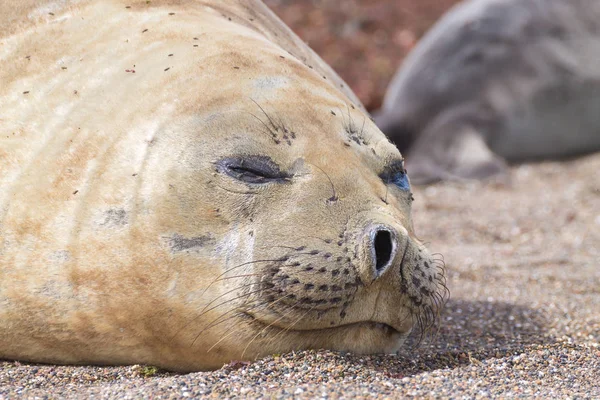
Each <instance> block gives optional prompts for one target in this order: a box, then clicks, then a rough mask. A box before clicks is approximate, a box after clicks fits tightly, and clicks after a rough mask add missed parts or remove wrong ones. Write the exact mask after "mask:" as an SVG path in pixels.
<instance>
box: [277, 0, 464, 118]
mask: <svg viewBox="0 0 600 400" xmlns="http://www.w3.org/2000/svg"><path fill="white" fill-rule="evenodd" d="M265 3H266V4H267V5H269V6H270V7H271V8H272V9H273V10H274V11H275V13H276V14H277V15H279V16H280V17H281V19H283V20H284V21H285V22H286V23H287V24H288V26H290V27H291V28H292V29H293V30H294V32H296V33H297V34H298V35H299V36H300V37H301V38H302V39H304V40H305V41H306V42H307V43H308V45H309V46H310V47H312V48H313V49H314V50H315V51H316V52H317V53H318V54H319V55H320V56H321V57H323V59H324V60H325V61H327V63H329V65H331V66H332V67H333V69H334V70H336V71H337V72H338V73H339V74H340V76H341V77H342V78H343V79H344V80H345V81H346V82H347V83H348V84H349V85H350V87H352V89H353V90H354V92H355V93H356V94H357V95H358V97H359V98H360V100H361V101H362V102H363V104H364V105H365V106H366V107H367V109H368V110H374V109H377V108H379V106H380V105H381V101H382V99H383V94H384V93H385V89H386V87H387V85H388V83H389V81H390V79H391V78H392V75H393V74H394V72H395V71H396V69H397V68H398V66H399V65H400V62H401V61H402V59H403V58H404V56H406V54H407V53H408V52H409V51H410V49H411V48H412V47H413V46H414V45H415V43H416V41H417V39H418V38H420V37H421V36H422V35H423V33H425V31H426V30H427V29H428V28H429V27H430V26H431V24H433V22H435V21H436V20H437V19H438V18H439V17H440V16H441V15H442V14H443V13H444V12H445V11H446V10H447V9H448V8H450V7H451V6H452V5H454V4H456V3H458V0H312V1H310V0H265Z"/></svg>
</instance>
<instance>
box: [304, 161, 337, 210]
mask: <svg viewBox="0 0 600 400" xmlns="http://www.w3.org/2000/svg"><path fill="white" fill-rule="evenodd" d="M304 162H305V163H307V164H310V165H312V166H313V167H315V168H317V169H318V170H319V171H321V172H322V173H324V174H325V176H326V177H327V179H328V180H329V183H330V184H331V191H332V192H333V194H332V195H331V197H330V198H329V199H327V200H328V201H330V202H333V201H337V200H338V197H337V192H336V190H335V185H334V184H333V181H332V180H331V177H330V176H329V174H328V173H327V172H325V170H324V169H323V168H321V167H319V166H318V165H316V164H313V163H310V162H308V161H306V160H305V161H304Z"/></svg>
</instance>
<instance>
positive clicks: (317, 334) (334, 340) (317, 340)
mask: <svg viewBox="0 0 600 400" xmlns="http://www.w3.org/2000/svg"><path fill="white" fill-rule="evenodd" d="M252 319H253V322H254V323H257V324H259V325H262V326H263V327H266V326H268V327H269V328H270V330H271V332H270V333H271V334H273V335H274V336H279V335H289V336H294V341H295V342H298V343H305V344H306V347H305V348H306V349H309V348H312V349H315V348H326V349H330V350H338V351H349V352H352V353H355V354H393V353H396V352H397V351H398V350H399V349H400V347H401V346H402V344H403V343H404V341H405V340H406V338H407V337H408V335H409V334H410V329H408V330H404V331H400V330H398V329H397V328H394V327H393V326H391V325H389V324H387V323H385V322H377V321H359V322H352V323H347V324H342V325H336V326H330V327H323V328H302V327H297V326H296V327H285V326H278V325H276V324H272V323H271V324H269V323H266V322H264V321H261V320H260V319H259V318H256V317H252ZM284 340H285V339H284Z"/></svg>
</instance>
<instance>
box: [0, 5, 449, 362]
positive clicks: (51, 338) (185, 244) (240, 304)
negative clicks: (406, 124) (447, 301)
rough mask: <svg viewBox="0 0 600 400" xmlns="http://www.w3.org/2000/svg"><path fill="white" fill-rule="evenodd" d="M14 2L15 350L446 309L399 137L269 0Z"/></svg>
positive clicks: (10, 259) (7, 177)
mask: <svg viewBox="0 0 600 400" xmlns="http://www.w3.org/2000/svg"><path fill="white" fill-rule="evenodd" d="M9 3H11V2H9ZM12 3H14V4H12V6H13V7H10V6H9V7H7V9H6V10H4V12H3V13H2V14H1V15H2V18H3V20H2V25H0V37H1V39H0V62H1V68H0V113H1V114H0V358H6V359H18V360H25V361H35V362H50V363H79V364H81V363H93V364H132V363H147V364H154V365H157V366H161V367H164V368H168V369H173V370H179V371H189V370H202V369H210V368H216V367H220V366H221V365H223V363H226V362H228V361H230V360H241V359H253V358H255V357H257V356H261V355H265V354H269V353H273V352H283V351H289V350H294V349H307V348H329V349H339V350H350V351H354V352H361V353H374V352H392V351H395V350H396V349H397V348H398V346H399V345H400V344H401V343H402V340H403V338H404V337H405V336H406V335H407V334H408V332H409V331H410V330H411V328H412V327H413V325H414V324H415V323H417V322H420V323H423V324H427V323H428V322H432V320H433V318H434V316H435V315H436V313H437V310H438V309H439V306H440V304H441V303H442V302H443V297H444V291H443V290H444V284H443V282H444V277H443V274H442V270H441V269H440V268H439V267H438V266H437V265H436V263H435V260H433V259H432V257H431V255H429V253H428V252H427V250H425V249H424V248H423V246H422V245H421V244H420V243H419V241H418V240H417V239H416V238H415V236H414V233H413V230H412V223H411V216H410V204H411V195H410V190H409V184H408V179H407V177H406V174H405V171H404V168H403V165H402V158H401V156H400V153H399V152H398V150H397V149H396V148H395V147H394V146H393V145H392V144H391V143H390V142H388V141H387V140H386V138H385V136H384V135H383V134H382V133H381V132H380V131H379V130H378V129H377V128H376V127H375V125H374V124H373V123H371V121H370V120H369V119H368V117H367V116H366V115H365V113H364V111H363V109H362V106H360V105H359V104H358V101H357V100H356V98H355V96H354V95H353V94H352V92H351V91H350V90H349V89H347V88H346V87H345V85H344V83H343V82H342V81H341V80H340V79H339V78H338V77H337V75H335V73H333V71H332V70H331V69H330V68H329V67H327V66H326V65H325V64H324V63H323V62H322V61H321V60H320V59H319V58H318V57H317V56H316V55H315V54H314V53H313V52H312V51H311V50H310V49H308V47H306V46H305V45H304V44H303V43H302V42H301V41H300V40H299V39H298V38H297V37H296V36H294V35H293V33H291V31H289V29H287V28H286V27H285V26H284V25H283V24H282V23H281V22H280V21H279V20H278V19H277V18H276V17H275V16H274V15H273V14H272V13H271V12H270V11H269V10H268V9H267V8H266V7H265V6H264V5H263V4H262V3H260V2H259V1H257V0H239V1H238V0H236V1H234V0H229V1H221V0H219V1H217V0H214V1H212V0H206V1H178V2H171V1H155V0H153V1H152V2H145V1H131V2H126V3H125V2H121V1H118V0H112V1H100V0H98V1H82V2H66V3H65V2H60V4H58V3H47V4H44V5H42V6H39V2H35V3H36V4H38V6H37V7H28V5H27V3H22V2H16V1H14V2H12Z"/></svg>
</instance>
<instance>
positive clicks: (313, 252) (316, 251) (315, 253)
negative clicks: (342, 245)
mask: <svg viewBox="0 0 600 400" xmlns="http://www.w3.org/2000/svg"><path fill="white" fill-rule="evenodd" d="M308 254H310V255H313V256H315V255H317V254H319V250H311V251H310V252H308Z"/></svg>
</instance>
